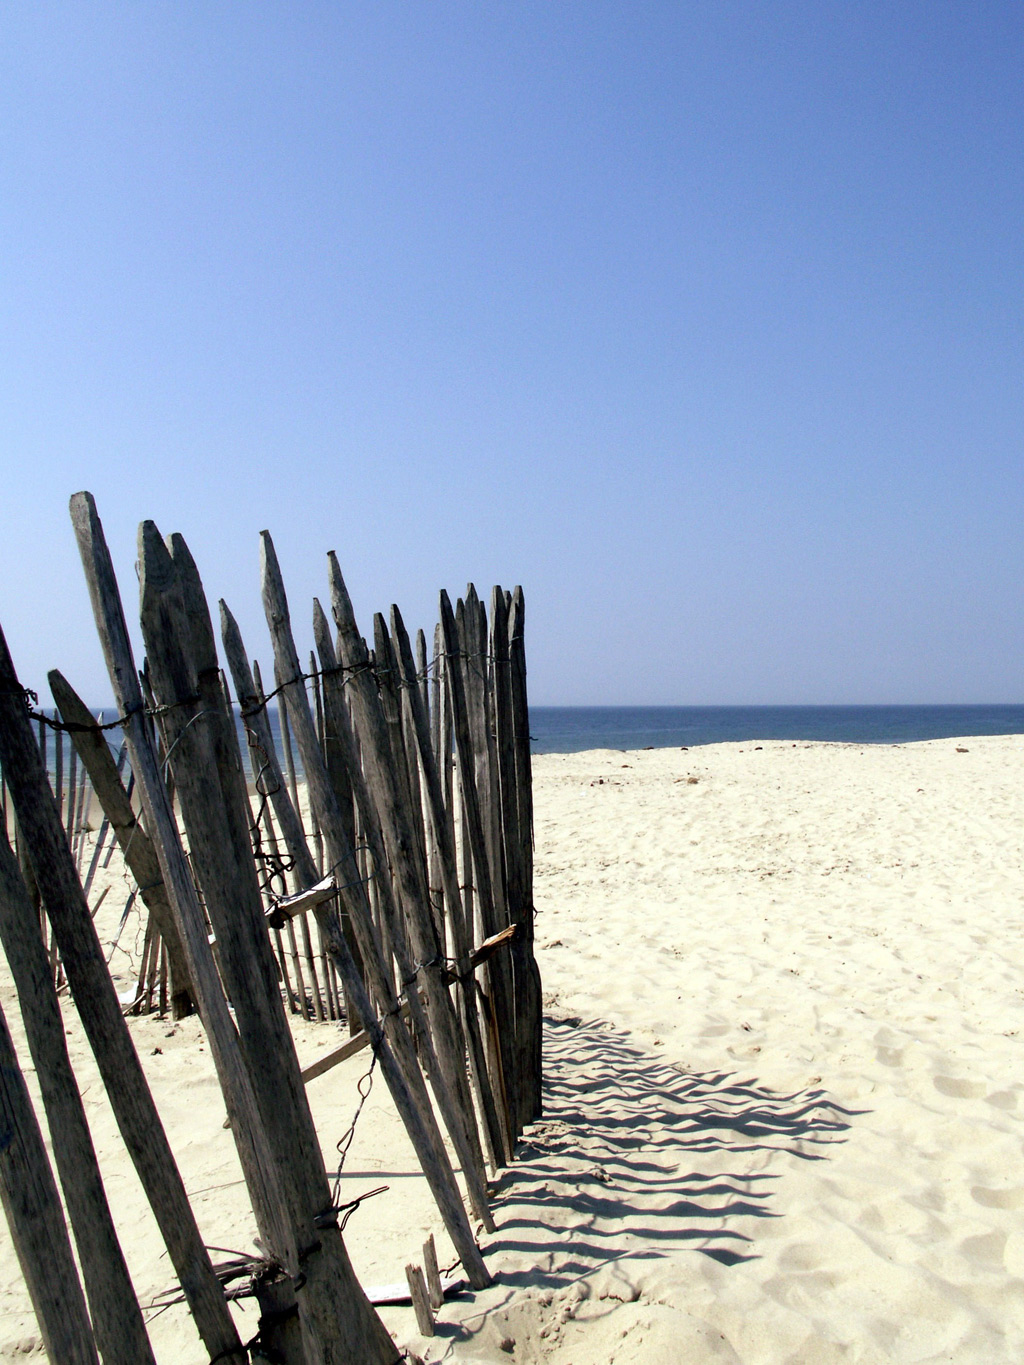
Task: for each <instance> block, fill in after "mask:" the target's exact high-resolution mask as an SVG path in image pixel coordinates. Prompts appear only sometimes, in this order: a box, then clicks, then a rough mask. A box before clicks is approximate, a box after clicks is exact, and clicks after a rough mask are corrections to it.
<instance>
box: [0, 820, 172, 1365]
mask: <svg viewBox="0 0 1024 1365" xmlns="http://www.w3.org/2000/svg"><path fill="white" fill-rule="evenodd" d="M0 940H2V942H3V947H4V953H5V955H6V957H7V962H8V965H9V966H10V969H11V976H12V977H13V979H14V985H15V987H16V989H17V992H18V1000H19V1002H20V1005H21V1017H22V1021H23V1022H24V1025H25V1037H26V1039H27V1041H28V1047H29V1052H30V1053H31V1055H32V1062H33V1064H34V1066H35V1069H36V1077H37V1079H38V1081H39V1088H40V1091H41V1092H42V1097H43V1105H44V1107H45V1109H46V1117H47V1124H48V1127H49V1130H50V1139H51V1142H52V1144H53V1155H54V1161H55V1162H56V1166H57V1172H58V1174H59V1176H60V1183H61V1187H62V1189H63V1191H64V1200H65V1203H66V1204H67V1209H68V1214H69V1216H70V1219H71V1227H72V1230H73V1232H74V1235H75V1241H76V1243H77V1245H78V1255H79V1261H80V1263H81V1266H82V1278H83V1280H84V1281H85V1289H86V1294H87V1295H88V1299H89V1311H90V1316H91V1318H92V1324H93V1330H94V1332H95V1336H96V1344H97V1346H98V1347H99V1349H100V1353H101V1355H102V1357H103V1361H104V1365H147V1362H148V1363H149V1365H152V1362H153V1352H152V1349H151V1347H150V1344H149V1338H148V1336H147V1335H146V1328H145V1325H144V1324H143V1321H142V1310H141V1309H140V1307H139V1301H138V1299H137V1298H136V1296H135V1290H134V1288H133V1287H132V1282H131V1279H130V1278H129V1275H128V1267H127V1266H126V1265H125V1260H124V1256H123V1255H122V1252H121V1246H120V1243H119V1242H118V1240H117V1233H116V1232H115V1230H114V1222H113V1219H112V1218H111V1216H110V1207H109V1205H108V1204H107V1198H106V1194H105V1193H104V1189H103V1182H102V1180H101V1178H100V1169H99V1165H98V1164H97V1161H96V1152H95V1149H94V1148H93V1145H92V1138H91V1137H90V1134H89V1125H88V1123H87V1121H86V1117H85V1109H84V1108H83V1106H82V1100H81V1096H80V1095H79V1091H78V1083H77V1081H76V1080H75V1074H74V1072H73V1071H72V1069H71V1062H70V1060H69V1058H68V1050H67V1042H66V1038H65V1033H64V1021H63V1019H62V1018H61V1012H60V1006H59V1004H58V1003H57V994H56V991H55V990H54V988H53V981H52V978H51V976H50V970H49V963H48V962H47V958H46V949H45V947H44V946H43V939H42V935H41V934H40V932H39V920H38V917H37V916H36V913H35V908H34V907H33V905H32V902H31V900H30V899H29V895H28V891H27V889H26V887H25V882H24V879H23V878H22V875H21V872H20V870H19V868H18V862H17V859H16V858H15V856H14V854H13V852H12V851H11V849H10V846H9V845H8V843H7V837H6V831H4V830H0Z"/></svg>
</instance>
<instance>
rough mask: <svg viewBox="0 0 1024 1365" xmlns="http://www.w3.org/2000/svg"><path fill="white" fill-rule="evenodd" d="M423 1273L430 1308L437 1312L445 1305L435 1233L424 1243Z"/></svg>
mask: <svg viewBox="0 0 1024 1365" xmlns="http://www.w3.org/2000/svg"><path fill="white" fill-rule="evenodd" d="M423 1271H424V1275H425V1278H426V1281H427V1294H428V1296H429V1299H430V1306H431V1308H433V1309H434V1311H435V1312H436V1311H437V1309H439V1308H440V1307H441V1306H442V1305H443V1304H444V1290H443V1289H442V1288H441V1272H440V1271H439V1270H438V1268H437V1248H436V1247H435V1246H434V1234H433V1233H431V1234H430V1236H429V1237H428V1238H427V1240H426V1241H425V1242H424V1243H423Z"/></svg>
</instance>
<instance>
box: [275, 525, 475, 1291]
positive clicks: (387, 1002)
mask: <svg viewBox="0 0 1024 1365" xmlns="http://www.w3.org/2000/svg"><path fill="white" fill-rule="evenodd" d="M261 559H262V580H263V603H264V608H265V611H266V616H267V624H268V626H269V627H270V633H271V637H272V639H273V643H274V653H275V659H276V662H277V666H278V667H279V668H280V670H281V672H282V676H284V677H286V678H289V677H290V678H292V679H295V680H296V681H295V682H293V683H292V684H291V686H289V687H288V688H286V691H285V693H284V694H283V695H284V697H285V700H286V704H287V706H288V707H289V710H290V711H291V714H292V720H293V722H294V725H295V733H296V739H297V741H298V743H299V747H300V751H301V753H302V762H303V767H304V768H305V771H306V781H307V784H308V789H309V795H310V800H311V801H313V802H315V804H316V807H317V812H318V815H319V818H320V825H321V828H322V830H323V832H324V836H325V838H326V840H327V846H328V852H329V856H330V859H331V863H332V865H336V866H337V867H338V868H353V869H354V868H355V867H356V862H355V858H354V854H353V849H352V845H351V843H350V842H348V841H347V838H346V831H345V826H344V821H343V818H342V814H341V810H340V808H339V805H338V800H337V797H336V795H335V793H334V789H333V787H332V786H331V783H330V778H329V776H328V773H327V768H326V766H325V764H324V761H323V755H322V754H321V752H320V750H319V748H318V745H317V739H316V732H315V730H314V728H313V721H312V717H311V716H310V713H309V701H308V698H307V696H306V693H305V690H304V689H302V688H301V684H300V683H299V682H298V679H299V676H300V669H299V659H298V654H297V652H296V649H295V642H294V639H293V638H292V631H291V620H290V616H289V612H288V601H287V597H286V595H285V591H284V583H283V580H282V578H281V570H280V566H279V565H278V562H277V555H276V554H275V552H274V545H273V541H272V540H271V538H270V536H269V534H268V533H267V532H263V534H262V536H261ZM353 776H354V774H353ZM340 889H341V891H342V895H343V897H344V898H345V900H346V903H347V905H348V910H349V915H350V917H351V921H352V925H353V929H354V931H355V933H356V935H357V937H358V940H359V947H360V951H361V953H362V956H363V963H364V967H365V970H366V973H367V980H368V982H369V984H370V987H371V989H372V990H373V992H374V995H375V996H376V999H377V1003H378V1006H379V1007H380V1008H381V1010H382V1011H383V1020H382V1023H381V1024H378V1023H377V1022H376V1020H375V1018H374V1013H373V1007H372V1005H371V1003H370V999H369V996H368V995H367V992H366V987H365V986H364V984H363V982H362V979H361V978H360V977H359V976H358V973H356V972H355V970H354V964H353V963H352V956H351V954H350V953H349V952H348V950H347V947H346V945H345V942H344V936H343V935H342V934H341V931H340V926H339V925H337V922H336V921H335V922H334V923H333V924H332V922H331V919H330V917H329V916H328V917H324V918H323V919H321V925H322V927H324V928H326V930H327V931H328V932H329V933H333V934H334V938H333V944H332V947H333V950H334V952H335V961H336V963H337V964H338V966H339V970H341V972H342V975H343V979H344V980H345V984H346V988H347V989H349V990H350V991H352V993H353V999H354V1000H355V1004H356V1008H357V1009H358V1011H359V1014H360V1017H361V1018H363V1020H364V1021H365V1023H366V1025H367V1028H368V1030H369V1031H370V1032H371V1033H373V1034H374V1035H375V1044H374V1045H375V1046H376V1047H377V1048H378V1055H379V1057H380V1061H381V1067H382V1070H383V1071H384V1075H385V1079H386V1080H387V1082H388V1086H389V1088H390V1090H391V1094H392V1097H393V1098H394V1100H395V1105H396V1107H397V1108H398V1111H399V1113H400V1115H401V1117H402V1120H403V1122H404V1123H405V1127H406V1131H407V1132H408V1133H409V1137H410V1140H411V1142H412V1144H413V1147H414V1149H415V1151H416V1155H417V1158H418V1160H419V1162H420V1166H421V1168H422V1170H423V1173H424V1175H425V1176H426V1178H427V1181H428V1184H429V1185H430V1188H431V1192H432V1193H433V1195H434V1198H435V1200H436V1201H437V1205H438V1209H439V1211H440V1213H441V1216H442V1218H443V1220H444V1223H445V1227H446V1228H447V1229H448V1233H449V1235H450V1236H451V1238H452V1241H453V1243H454V1245H455V1248H456V1251H457V1252H458V1254H459V1258H460V1260H461V1261H462V1264H463V1266H464V1268H465V1270H466V1273H467V1275H468V1276H469V1279H470V1282H471V1283H472V1284H473V1285H474V1287H476V1288H485V1287H486V1286H487V1285H488V1284H489V1283H490V1275H489V1274H488V1271H487V1267H486V1266H485V1265H484V1262H483V1257H482V1256H481V1255H480V1249H479V1247H478V1246H477V1245H476V1242H475V1241H474V1239H473V1235H472V1232H471V1230H470V1227H469V1221H468V1219H467V1218H466V1213H465V1210H464V1209H463V1207H462V1202H461V1199H460V1197H459V1192H458V1187H457V1185H456V1183H455V1177H454V1174H453V1172H452V1169H451V1164H450V1162H449V1160H448V1156H447V1153H446V1152H445V1148H444V1143H443V1142H442V1140H441V1135H440V1133H439V1132H438V1130H437V1125H436V1121H435V1120H434V1115H433V1112H432V1110H431V1107H430V1102H429V1098H428V1096H427V1093H426V1088H425V1086H424V1084H423V1078H422V1075H421V1073H420V1070H419V1066H418V1063H417V1062H416V1058H415V1054H414V1052H413V1048H412V1040H411V1038H410V1036H409V1032H408V1030H407V1029H406V1028H405V1025H404V1024H403V1023H402V1022H401V1020H400V1019H399V1018H398V1010H399V1003H398V1001H397V1000H396V999H395V996H394V992H393V989H392V986H391V982H390V980H389V978H388V973H387V971H386V969H385V966H384V958H383V949H382V945H381V942H380V938H379V935H378V933H377V930H376V927H375V926H374V924H373V921H372V918H371V916H370V913H369V907H368V903H367V899H366V894H365V885H364V883H363V882H362V881H359V880H354V881H353V882H352V883H351V884H346V883H344V882H343V883H342V884H341V888H340ZM385 1044H386V1045H385Z"/></svg>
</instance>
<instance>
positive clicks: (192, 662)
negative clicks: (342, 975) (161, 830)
mask: <svg viewBox="0 0 1024 1365" xmlns="http://www.w3.org/2000/svg"><path fill="white" fill-rule="evenodd" d="M171 548H172V550H173V556H172V554H171V553H169V552H168V548H167V546H166V545H165V544H164V542H163V540H162V539H161V537H160V533H159V531H158V530H157V527H156V526H155V524H154V523H153V522H151V521H146V522H143V523H142V525H141V527H140V529H139V568H140V572H139V587H140V602H141V607H140V620H141V625H142V633H143V638H144V639H145V642H146V650H147V657H148V660H149V666H150V670H151V674H152V680H153V690H154V694H155V696H156V699H157V701H158V703H159V704H160V705H161V706H162V707H163V708H164V709H163V710H162V711H161V713H160V717H159V720H160V725H161V727H162V729H163V731H164V738H165V742H166V743H167V744H168V750H169V754H170V761H171V766H172V768H173V771H174V775H175V785H176V787H177V790H178V797H179V800H180V802H181V811H182V818H183V820H184V823H185V828H186V831H187V833H188V838H189V847H190V851H191V855H192V859H193V863H194V865H195V868H196V873H197V876H198V879H199V881H200V884H201V885H202V888H203V894H204V899H205V903H206V909H207V913H208V914H209V916H210V922H211V924H212V926H213V930H214V933H215V934H216V936H217V943H218V949H219V960H220V966H221V974H222V976H223V978H224V984H225V987H226V989H227V991H228V993H229V995H230V998H231V1002H232V1004H233V1005H234V1009H235V1018H236V1020H237V1024H238V1038H239V1043H240V1046H241V1051H242V1055H243V1057H244V1059H245V1061H246V1064H247V1070H248V1074H249V1077H250V1082H251V1085H252V1089H253V1093H254V1095H255V1097H256V1102H257V1106H258V1110H259V1115H260V1118H261V1119H262V1124H263V1131H264V1133H265V1134H266V1139H267V1143H268V1146H269V1147H270V1150H271V1154H272V1159H273V1160H274V1162H275V1166H276V1170H277V1176H278V1180H279V1183H280V1188H281V1190H282V1192H283V1195H284V1201H285V1210H286V1214H287V1219H288V1230H289V1239H288V1243H287V1245H285V1246H283V1247H281V1248H280V1251H281V1252H283V1261H284V1265H285V1267H286V1269H287V1270H288V1271H289V1273H290V1274H291V1275H292V1276H293V1277H296V1278H297V1277H298V1276H299V1275H300V1274H301V1275H302V1276H304V1277H305V1278H304V1284H303V1289H302V1293H301V1294H299V1295H298V1296H297V1302H298V1307H299V1318H300V1322H301V1323H302V1330H303V1337H304V1339H305V1342H306V1349H307V1355H308V1357H309V1358H310V1359H315V1360H317V1361H318V1362H319V1361H323V1362H324V1365H341V1362H343V1361H344V1362H349V1361H352V1360H358V1361H361V1362H366V1365H371V1363H372V1365H390V1361H391V1358H392V1355H393V1345H392V1343H391V1339H390V1337H389V1336H388V1334H387V1332H386V1330H385V1328H384V1326H383V1324H382V1323H381V1321H380V1319H379V1318H378V1317H377V1315H376V1313H375V1312H374V1310H373V1309H372V1307H371V1306H370V1304H369V1302H368V1300H367V1299H366V1296H365V1294H364V1293H363V1291H362V1289H361V1287H360V1285H359V1282H358V1280H357V1279H356V1277H355V1273H354V1271H353V1269H352V1266H351V1262H350V1260H349V1257H348V1253H347V1251H346V1249H345V1245H344V1242H343V1240H342V1237H341V1234H340V1232H339V1230H338V1226H337V1221H336V1217H335V1213H334V1209H333V1205H332V1200H331V1191H330V1187H329V1184H328V1181H327V1175H326V1171H325V1169H324V1164H323V1157H322V1153H321V1149H320V1144H319V1140H318V1138H317V1134H316V1129H315V1127H314V1125H313V1119H312V1115H311V1113H310V1110H309V1104H308V1101H307V1098H306V1092H305V1089H304V1087H303V1085H302V1079H301V1076H300V1074H299V1065H298V1061H297V1058H296V1056H295V1046H294V1042H293V1040H292V1035H291V1032H290V1030H289V1028H288V1023H287V1019H286V1017H285V1013H284V1009H283V1005H282V1001H281V997H280V993H279V991H278V989H277V975H276V970H275V967H274V960H273V955H272V953H271V950H270V942H269V938H268V935H267V932H266V927H265V923H264V918H263V906H262V900H261V897H260V889H259V882H258V880H257V877H256V870H255V866H254V863H253V859H252V850H251V845H250V836H249V819H248V814H247V813H248V801H247V798H246V793H245V785H244V781H243V778H242V773H241V767H240V764H239V762H238V759H237V748H236V744H235V728H234V719H233V717H232V716H231V715H230V714H229V713H228V712H227V710H226V708H225V706H224V699H223V692H222V690H221V687H220V681H219V674H218V670H217V652H216V645H215V642H214V636H213V629H212V625H211V623H210V617H209V611H208V609H207V606H206V599H205V595H204V593H203V589H202V583H201V581H200V579H199V574H198V571H197V569H196V566H195V564H194V562H193V560H192V556H191V555H190V554H189V552H188V547H187V546H186V545H185V542H184V540H183V539H182V538H181V537H180V536H178V535H174V536H172V537H171Z"/></svg>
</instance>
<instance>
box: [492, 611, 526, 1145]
mask: <svg viewBox="0 0 1024 1365" xmlns="http://www.w3.org/2000/svg"><path fill="white" fill-rule="evenodd" d="M490 654H491V676H492V682H493V687H492V703H493V717H494V755H495V759H496V765H495V766H496V775H497V779H498V795H499V798H500V799H499V814H500V830H501V839H502V851H503V857H504V863H505V890H506V904H507V907H508V917H509V920H510V922H511V923H512V924H513V925H514V926H515V927H516V928H517V929H519V930H520V932H519V933H517V935H516V936H515V940H514V942H513V944H512V952H511V958H510V960H511V965H512V986H513V1004H514V1011H515V1013H514V1017H513V1020H512V1025H513V1027H512V1034H513V1037H512V1042H513V1045H514V1048H515V1071H514V1090H513V1095H512V1104H513V1119H514V1123H515V1128H516V1132H517V1133H521V1132H522V1129H523V1126H524V1124H526V1123H529V1122H530V1121H531V1120H532V1119H533V1117H534V1101H533V1085H532V1079H531V1075H532V1070H533V1052H534V1048H533V1035H534V1027H535V1023H536V1020H535V1017H534V1010H533V993H534V981H533V965H534V964H533V962H532V958H533V954H532V951H531V949H530V944H529V941H528V939H527V934H526V930H525V927H524V925H523V921H524V918H525V917H526V915H527V914H529V915H530V918H531V919H532V906H529V907H528V906H527V902H526V887H525V884H524V878H525V870H524V868H523V865H522V840H521V838H520V834H519V794H518V789H517V782H516V759H515V726H514V719H513V698H512V664H511V659H510V657H509V638H508V606H507V604H506V600H505V593H504V592H503V591H502V589H501V588H500V587H495V588H494V589H493V591H492V593H491V636H490Z"/></svg>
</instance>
